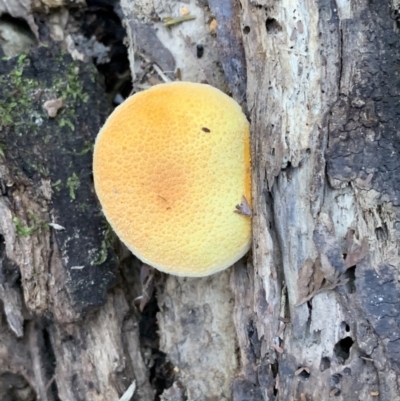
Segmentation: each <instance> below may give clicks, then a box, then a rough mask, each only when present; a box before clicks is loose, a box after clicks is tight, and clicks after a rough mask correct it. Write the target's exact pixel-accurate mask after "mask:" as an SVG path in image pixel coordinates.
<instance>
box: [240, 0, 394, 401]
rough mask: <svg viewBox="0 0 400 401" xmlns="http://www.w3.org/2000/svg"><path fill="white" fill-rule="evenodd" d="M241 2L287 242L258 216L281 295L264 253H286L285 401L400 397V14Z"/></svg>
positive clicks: (372, 7) (260, 197) (261, 140)
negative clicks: (272, 238)
mask: <svg viewBox="0 0 400 401" xmlns="http://www.w3.org/2000/svg"><path fill="white" fill-rule="evenodd" d="M241 4H242V7H243V14H242V22H243V32H244V43H245V50H246V59H247V68H248V90H247V93H248V108H249V110H250V111H251V121H252V129H253V146H254V160H256V163H255V164H254V167H255V176H254V179H255V196H256V202H255V204H256V205H257V206H258V207H259V206H260V205H263V204H270V205H271V208H272V210H271V212H272V216H271V217H270V219H271V220H272V227H273V230H274V231H275V232H276V234H277V242H272V247H265V246H264V245H263V244H260V240H259V238H260V236H259V231H258V230H264V231H265V230H266V229H268V225H266V224H265V223H264V221H263V220H265V214H260V213H259V211H257V212H256V216H255V218H254V227H255V231H254V234H255V235H254V254H255V258H254V264H255V270H256V272H257V273H258V274H257V275H256V278H255V281H256V279H257V276H262V277H266V278H267V279H266V280H264V282H263V284H264V289H265V293H266V294H268V293H270V292H271V291H276V288H277V287H276V279H275V277H274V274H273V271H271V272H270V271H268V268H267V267H264V268H262V267H261V268H260V262H259V261H258V260H257V256H258V255H260V256H259V258H260V259H262V258H264V256H263V255H264V254H268V253H271V251H273V250H274V249H275V248H276V247H277V248H278V249H279V253H280V255H282V259H281V264H280V263H279V259H277V258H274V259H273V265H274V266H278V267H277V268H278V270H280V269H282V270H283V275H284V276H283V277H284V278H283V283H284V286H285V287H284V288H287V310H286V312H287V315H282V314H281V315H280V316H281V317H289V318H290V323H288V324H286V327H285V329H284V331H283V333H282V334H281V339H282V341H281V343H280V345H281V347H282V349H283V353H280V350H279V351H278V354H276V360H277V364H278V373H277V376H276V390H277V395H278V398H279V399H283V400H288V399H298V400H302V399H304V400H312V399H313V400H321V399H329V397H330V396H336V397H337V399H343V400H353V399H354V400H358V399H362V400H369V399H377V397H378V399H381V400H393V399H396V400H398V399H400V397H399V387H398V386H399V383H398V374H399V348H398V347H399V322H398V319H399V295H398V294H399V286H398V279H397V276H398V268H399V267H398V266H399V257H398V249H397V246H398V242H397V241H398V224H397V226H396V221H397V220H398V217H397V216H398V212H399V209H398V201H397V199H398V195H397V189H396V187H397V184H396V181H397V172H396V168H397V165H398V163H399V160H400V159H399V152H398V141H399V138H398V133H397V128H396V126H397V124H398V118H399V117H398V113H397V111H396V110H397V105H398V96H399V93H400V92H399V89H398V88H399V78H398V76H397V67H396V65H397V63H398V54H399V43H400V42H399V34H398V27H397V26H396V23H395V21H394V20H393V19H392V18H391V15H392V16H393V15H397V11H395V10H394V9H393V8H391V4H390V3H389V2H384V4H383V3H382V2H380V1H369V2H367V1H358V2H351V3H350V2H339V1H337V2H335V1H297V2H295V3H293V2H289V1H283V2H279V3H278V2H261V1H260V2H246V1H242V2H241ZM266 193H267V194H268V195H265V194H266ZM270 198H272V203H271V201H270ZM259 227H261V228H259ZM278 277H279V275H278ZM335 287H336V288H335ZM281 288H282V287H279V289H281ZM324 288H325V289H324ZM333 288H335V289H334V290H332V289H333ZM277 293H279V290H278V292H277ZM283 295H285V294H283ZM267 302H268V299H267ZM274 305H275V304H274V303H270V302H268V307H267V308H266V310H268V309H271V306H274ZM274 312H275V313H274V314H273V317H272V322H273V323H272V324H268V325H266V326H264V327H269V328H271V327H273V326H274V324H275V325H276V324H277V323H276V320H277V317H278V316H279V314H277V313H276V309H275V310H274ZM282 312H284V311H282ZM282 312H281V313H282ZM266 316H268V315H266ZM274 322H275V323H274ZM271 335H273V329H272V330H271ZM259 339H260V340H261V342H262V343H263V344H264V343H265V342H267V345H269V344H270V337H268V336H265V334H264V336H262V335H259ZM269 349H271V348H270V347H269ZM264 352H266V351H264ZM264 355H265V353H263V352H261V353H260V356H259V357H260V359H261V360H262V358H264ZM266 355H268V352H267V353H266ZM261 366H262V365H261ZM260 373H261V372H260ZM263 376H264V375H263V374H260V375H259V376H258V384H259V385H261V386H262V377H263ZM263 392H264V398H265V399H270V398H269V395H268V394H267V392H266V391H264V390H263ZM236 399H241V398H240V395H238V396H237V397H236Z"/></svg>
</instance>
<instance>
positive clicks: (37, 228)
mask: <svg viewBox="0 0 400 401" xmlns="http://www.w3.org/2000/svg"><path fill="white" fill-rule="evenodd" d="M28 214H29V217H30V220H31V222H30V224H31V225H30V226H29V225H28V224H27V223H25V224H23V223H22V222H21V220H20V219H19V218H18V217H13V219H12V221H13V223H14V225H15V229H16V230H17V234H18V235H20V236H21V237H29V236H30V235H32V234H33V233H34V232H41V231H42V230H46V231H47V230H49V225H48V224H47V223H46V222H45V221H43V220H40V219H39V218H38V217H37V216H36V215H35V214H33V213H32V212H29V213H28Z"/></svg>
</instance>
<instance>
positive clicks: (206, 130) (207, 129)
mask: <svg viewBox="0 0 400 401" xmlns="http://www.w3.org/2000/svg"><path fill="white" fill-rule="evenodd" d="M201 130H202V131H203V132H207V133H209V132H211V130H210V129H209V128H207V127H203V128H202V129H201Z"/></svg>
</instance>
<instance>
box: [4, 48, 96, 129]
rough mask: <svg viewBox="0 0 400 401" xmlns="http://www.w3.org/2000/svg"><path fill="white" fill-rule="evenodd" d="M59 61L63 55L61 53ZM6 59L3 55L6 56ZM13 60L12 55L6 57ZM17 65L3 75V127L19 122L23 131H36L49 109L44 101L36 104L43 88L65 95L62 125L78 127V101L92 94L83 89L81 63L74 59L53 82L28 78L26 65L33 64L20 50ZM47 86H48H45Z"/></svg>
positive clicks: (59, 116)
mask: <svg viewBox="0 0 400 401" xmlns="http://www.w3.org/2000/svg"><path fill="white" fill-rule="evenodd" d="M60 57H61V61H60V64H62V60H63V56H62V55H61V56H60ZM3 60H4V58H3ZM6 61H9V62H12V61H13V59H11V58H7V59H6ZM13 65H14V68H13V69H12V70H11V71H10V72H9V74H4V75H3V76H0V87H1V89H2V94H1V98H0V127H1V126H3V127H5V126H9V125H14V126H15V127H18V126H20V127H21V128H20V130H19V131H20V132H21V133H28V132H29V133H30V134H35V133H37V132H38V129H39V127H40V125H41V119H42V121H43V119H48V118H49V116H48V115H47V113H46V111H45V110H43V108H42V104H41V102H40V103H39V105H38V106H36V107H35V108H34V107H32V104H33V103H35V101H34V99H35V96H36V95H37V94H38V93H39V94H40V95H41V96H40V97H41V98H42V97H43V93H44V92H49V93H51V94H53V96H55V97H57V98H58V97H62V98H63V99H64V104H65V107H63V108H62V109H61V110H60V111H59V113H58V115H57V117H56V120H58V121H57V122H58V125H59V126H60V127H68V128H69V129H70V130H71V131H73V130H74V129H75V126H74V121H75V109H76V107H77V106H78V105H79V104H82V103H86V102H87V101H88V100H89V95H88V94H87V93H85V92H84V90H83V84H82V81H81V79H80V77H79V71H80V69H79V64H78V62H72V63H71V64H70V65H69V67H68V70H67V71H65V72H64V73H63V74H61V76H58V77H57V78H56V79H53V80H52V82H51V83H50V85H43V83H41V82H39V81H38V80H35V79H32V78H28V77H26V74H25V69H26V67H27V66H29V65H30V61H29V58H28V56H27V55H26V54H21V55H20V56H18V58H17V59H16V62H15V61H14V63H13ZM46 86H47V87H46Z"/></svg>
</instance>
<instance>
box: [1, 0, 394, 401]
mask: <svg viewBox="0 0 400 401" xmlns="http://www.w3.org/2000/svg"><path fill="white" fill-rule="evenodd" d="M121 5H122V11H123V13H124V16H125V26H126V27H127V32H128V41H129V54H130V56H131V58H130V60H131V68H132V75H133V77H135V80H134V89H135V90H140V89H142V88H145V87H146V86H150V85H152V84H154V83H156V82H161V81H162V80H168V79H174V78H180V77H182V78H183V79H190V80H194V81H199V82H201V81H203V82H204V81H206V82H209V83H211V84H213V85H215V86H217V87H219V88H221V89H224V90H226V91H228V92H230V93H232V94H233V96H235V97H236V98H237V99H238V100H239V101H243V100H244V99H246V101H247V104H246V105H244V107H245V108H246V106H247V110H248V116H249V119H250V121H251V126H252V161H253V214H254V216H253V237H254V238H253V250H252V253H251V255H249V257H247V258H245V259H244V260H243V261H241V262H239V263H237V264H236V265H235V266H233V267H232V268H230V269H228V270H226V271H224V272H222V273H219V274H217V275H214V276H210V277H207V278H203V279H188V278H177V277H173V276H167V275H161V274H160V275H158V274H155V275H153V274H150V275H149V277H148V280H149V282H148V284H147V285H145V288H144V292H145V293H144V298H142V307H143V306H144V304H145V303H146V302H147V307H146V308H148V309H147V311H146V310H145V311H144V313H141V312H140V308H139V307H138V304H136V303H135V302H134V300H135V298H137V297H138V296H140V295H142V287H141V281H143V280H144V278H143V277H142V280H140V277H139V276H140V272H139V268H140V263H139V262H138V261H137V260H135V259H133V258H132V257H131V256H130V255H129V253H128V252H127V251H126V250H125V249H124V248H123V247H121V246H120V244H119V243H118V242H117V241H114V242H113V240H112V238H111V239H110V237H109V235H108V234H109V232H108V230H107V226H106V225H105V223H104V220H103V218H102V217H101V214H100V213H99V209H98V205H97V202H96V198H95V195H94V193H93V189H92V185H91V180H90V174H91V167H90V166H91V155H90V145H91V144H92V143H93V140H94V137H95V135H96V133H97V130H98V129H99V127H100V126H101V124H102V121H104V118H105V116H106V114H107V112H108V108H107V106H106V103H105V102H103V101H102V99H104V97H103V96H102V94H104V91H103V89H102V88H101V85H99V83H98V78H97V77H96V73H95V72H94V71H93V70H92V69H91V68H90V67H89V65H88V64H83V63H77V62H72V60H71V59H70V58H69V56H67V55H65V54H63V53H61V52H59V51H58V50H56V48H53V47H50V48H48V49H39V50H35V51H34V52H33V53H32V55H31V56H22V57H20V58H15V59H11V60H8V61H7V60H3V61H1V63H0V69H1V72H3V71H4V72H7V74H8V77H10V78H11V79H8V81H7V82H4V84H3V81H2V87H1V93H0V116H1V117H2V118H1V121H2V122H1V140H2V142H1V143H2V147H1V149H2V152H1V153H4V155H2V156H0V159H1V160H0V172H1V180H0V183H1V190H2V192H1V193H2V196H1V198H0V233H1V235H2V237H3V238H4V244H3V245H2V246H1V248H0V253H1V258H0V259H1V265H0V298H1V300H2V306H3V309H2V313H1V319H0V333H1V337H0V361H1V363H0V374H1V376H0V394H1V395H2V396H3V394H7V395H8V396H11V397H14V398H15V399H21V400H29V399H34V397H35V396H36V397H40V398H41V399H44V400H46V399H48V400H53V399H54V400H57V399H61V400H68V401H70V400H71V401H73V400H114V399H115V400H117V399H118V398H119V397H121V396H122V394H124V392H125V391H126V390H127V389H128V388H129V386H130V385H131V384H132V383H133V382H134V381H135V382H136V389H135V394H134V396H133V398H132V399H138V400H139V399H140V400H151V399H155V394H156V392H158V393H160V392H161V391H162V390H165V391H164V394H163V395H162V397H161V399H163V400H164V401H167V400H168V401H172V400H174V401H178V400H185V399H187V400H199V401H200V400H231V399H232V400H234V401H244V400H251V401H258V400H274V399H276V400H301V401H304V400H306V401H310V400H328V399H331V397H335V399H338V400H346V401H347V400H377V399H379V400H400V396H399V394H400V390H399V369H400V368H399V366H400V351H399V344H400V342H399V338H400V332H399V321H400V320H399V319H400V318H399V305H400V304H399V299H400V297H399V280H398V270H399V265H400V264H399V253H398V241H399V232H400V231H399V230H400V225H399V222H398V221H399V220H400V218H399V217H398V216H399V200H398V189H397V188H398V183H397V181H398V178H397V167H398V164H399V163H400V154H399V135H398V99H399V96H400V89H399V88H400V86H399V82H400V81H399V80H400V78H399V74H398V63H399V50H400V49H399V48H400V40H399V39H400V38H399V26H398V21H399V17H398V15H399V8H398V5H397V3H396V4H395V3H393V4H392V3H391V2H390V0H388V1H385V2H382V1H378V0H368V1H367V0H360V1H358V2H347V1H336V2H332V1H326V0H314V1H311V2H303V1H300V0H296V1H294V2H293V1H287V0H282V1H280V2H277V1H272V0H271V1H268V0H266V1H262V0H255V1H254V0H253V1H249V0H241V1H240V4H239V3H238V2H236V1H234V0H221V1H220V2H214V1H210V3H209V5H210V8H208V7H207V5H206V2H205V1H204V0H201V1H200V0H199V1H195V0H190V1H189V0H187V1H185V2H182V4H181V3H178V2H173V1H167V0H166V1H163V2H157V3H154V4H152V5H151V4H150V3H149V2H147V1H145V0H143V1H139V0H136V1H135V2H132V1H129V0H124V1H123V2H122V3H121ZM182 8H185V12H187V11H189V12H190V13H191V15H192V16H194V17H196V18H195V19H191V20H187V21H185V22H179V23H178V22H176V24H172V25H171V24H170V25H169V26H168V27H167V26H165V25H164V23H163V18H165V17H169V18H173V19H174V18H175V19H176V21H179V18H178V17H179V16H181V11H182ZM213 13H214V14H213ZM227 15H230V16H231V18H232V21H233V22H232V24H229V22H228V21H227ZM215 20H216V24H217V25H216V26H217V28H216V27H215ZM218 20H219V21H218ZM169 21H170V22H171V20H170V19H169ZM144 28H145V29H144ZM239 31H240V32H239ZM141 35H142V36H141ZM148 35H150V37H151V41H150V42H147V41H146V36H148ZM138 36H140V37H138ZM229 38H233V39H229ZM230 40H232V43H231V42H230ZM149 43H151V44H152V46H151V48H149ZM230 44H231V45H232V46H230ZM241 44H243V52H244V53H241V52H240V51H239V50H237V52H238V53H237V54H236V50H235V49H237V48H238V46H239V47H240V46H241ZM198 45H201V46H203V50H204V54H202V53H201V52H200V53H198V52H197V51H196V49H197V46H198ZM154 48H157V49H162V51H161V50H160V51H156V52H155V51H153V50H154ZM230 51H231V52H233V53H232V55H231V57H230V56H229V52H230ZM234 53H235V54H234ZM239 53H240V54H244V55H245V63H246V65H245V66H244V65H242V64H237V63H236V61H237V60H243V58H241V57H240V54H239ZM158 57H160V59H158ZM218 60H220V62H219V61H218ZM141 61H142V63H140V62H141ZM230 63H231V64H230ZM232 63H233V64H234V65H233V64H232ZM235 63H236V64H235ZM235 65H236V67H237V68H236V70H235V68H234V66H235ZM166 68H168V69H169V68H171V69H175V71H171V70H168V71H165V69H166ZM245 69H246V70H247V76H246V77H241V73H240V71H244V70H245ZM223 71H225V73H227V74H228V75H227V76H226V77H225V78H226V80H225V81H224V80H223ZM229 71H230V73H229ZM237 72H239V73H238V74H237ZM71 75H72V76H71ZM3 76H4V74H3V75H1V76H0V80H1V79H3ZM52 77H57V78H58V81H57V84H55V83H54V81H53V78H52ZM60 77H63V78H62V79H60ZM71 78H72V85H68V82H70V79H71ZM241 78H243V79H241ZM28 80H30V81H29V82H28ZM21 83H23V84H24V85H22V87H21V86H18V84H21ZM232 85H233V86H232ZM235 85H237V86H236V87H235ZM243 88H247V89H246V96H244V95H243ZM59 98H62V99H63V106H62V107H61V108H60V109H59V110H58V113H57V114H56V117H52V118H50V117H49V115H48V114H49V111H50V107H51V106H52V107H55V108H57V107H56V106H57V104H54V103H53V104H50V106H49V104H47V108H45V109H43V108H42V104H43V103H44V101H47V100H55V99H59ZM11 105H12V106H11ZM89 105H90V106H91V109H90V111H89V108H88V107H89ZM9 113H11V115H12V116H13V118H11V119H10V118H7V116H8V115H9ZM88 116H90V117H88ZM39 124H40V125H39ZM72 126H73V127H74V128H75V129H72ZM38 127H39V128H38ZM27 134H29V135H27ZM4 145H5V146H4ZM72 198H75V199H72ZM49 223H56V224H58V225H59V226H63V227H64V228H65V230H59V229H58V228H60V227H59V226H58V225H53V226H51V225H50V226H49ZM106 234H107V235H106ZM78 236H79V237H78ZM112 245H113V246H112ZM113 248H114V251H113ZM146 274H148V273H146ZM146 274H144V275H146ZM153 287H154V288H155V289H156V292H155V293H156V299H155V298H154V296H153V297H150V296H149V295H148V294H147V292H146V291H150V290H151V289H152V288H153ZM144 301H145V302H144ZM156 301H157V302H158V311H157V306H156ZM156 314H157V319H158V336H154V337H152V336H150V333H152V334H153V335H154V331H155V329H154V325H153V323H154V318H155V315H156ZM145 319H148V320H145ZM147 322H149V325H147ZM139 324H140V325H141V332H142V334H143V333H144V334H145V335H142V336H140V335H139V328H138V325H139ZM10 350H12V352H10ZM157 369H158V371H163V372H164V378H165V380H164V381H163V382H162V383H161V384H160V381H157V379H156V378H155V376H157V374H156V373H154V372H155V371H156V370H157ZM7 384H11V385H12V387H11V389H10V388H8V389H7ZM131 388H132V387H131ZM57 397H58V398H57Z"/></svg>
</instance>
